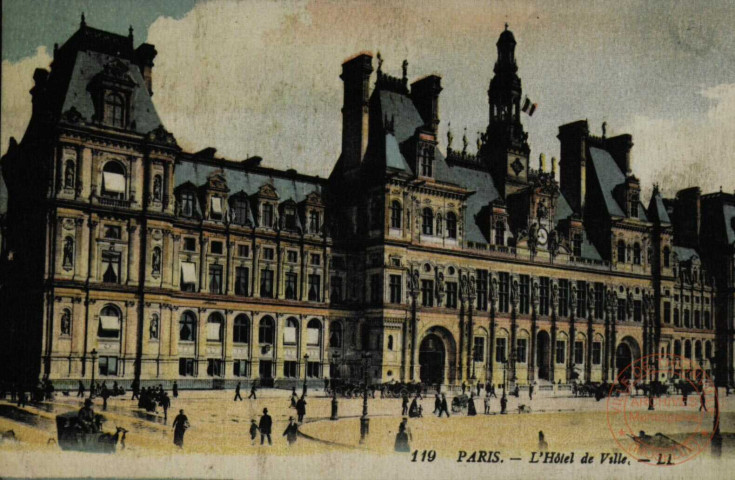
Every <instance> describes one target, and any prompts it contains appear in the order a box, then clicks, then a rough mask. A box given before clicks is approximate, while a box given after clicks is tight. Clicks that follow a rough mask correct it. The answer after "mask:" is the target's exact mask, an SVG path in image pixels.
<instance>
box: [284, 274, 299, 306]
mask: <svg viewBox="0 0 735 480" xmlns="http://www.w3.org/2000/svg"><path fill="white" fill-rule="evenodd" d="M297 285H298V276H297V275H296V274H295V273H292V272H288V273H286V292H285V293H286V300H296V291H297V290H296V289H297Z"/></svg>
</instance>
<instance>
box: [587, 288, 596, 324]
mask: <svg viewBox="0 0 735 480" xmlns="http://www.w3.org/2000/svg"><path fill="white" fill-rule="evenodd" d="M587 311H588V312H589V315H590V316H591V317H594V316H595V287H593V286H592V285H591V284H590V285H589V286H588V287H587Z"/></svg>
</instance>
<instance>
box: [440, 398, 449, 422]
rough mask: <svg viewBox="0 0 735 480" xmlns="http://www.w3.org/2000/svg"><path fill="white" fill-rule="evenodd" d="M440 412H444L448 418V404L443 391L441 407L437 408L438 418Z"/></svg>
mask: <svg viewBox="0 0 735 480" xmlns="http://www.w3.org/2000/svg"><path fill="white" fill-rule="evenodd" d="M442 413H446V414H447V418H449V406H448V405H447V397H446V396H445V395H444V394H443V393H442V403H441V407H440V408H439V418H442Z"/></svg>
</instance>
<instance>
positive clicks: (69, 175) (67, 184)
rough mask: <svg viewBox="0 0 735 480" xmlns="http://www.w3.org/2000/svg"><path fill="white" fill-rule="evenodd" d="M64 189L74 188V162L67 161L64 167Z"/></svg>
mask: <svg viewBox="0 0 735 480" xmlns="http://www.w3.org/2000/svg"><path fill="white" fill-rule="evenodd" d="M64 188H74V160H67V161H66V164H65V166H64Z"/></svg>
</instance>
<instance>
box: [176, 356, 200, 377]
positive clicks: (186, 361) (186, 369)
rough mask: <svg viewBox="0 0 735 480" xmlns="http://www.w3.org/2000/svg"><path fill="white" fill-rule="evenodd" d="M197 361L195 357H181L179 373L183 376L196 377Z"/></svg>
mask: <svg viewBox="0 0 735 480" xmlns="http://www.w3.org/2000/svg"><path fill="white" fill-rule="evenodd" d="M196 365H197V362H196V360H195V359H193V358H179V375H181V376H182V377H195V376H196V372H197V368H196Z"/></svg>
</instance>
